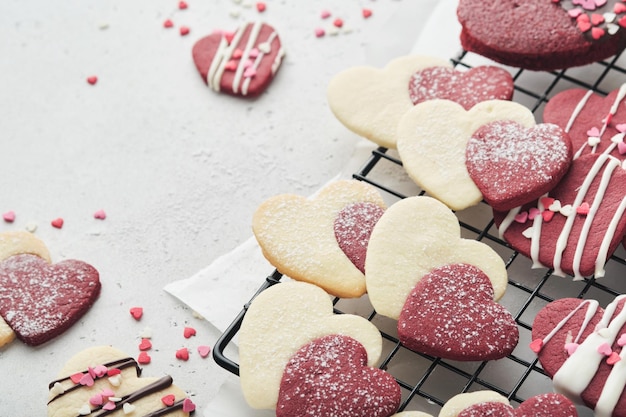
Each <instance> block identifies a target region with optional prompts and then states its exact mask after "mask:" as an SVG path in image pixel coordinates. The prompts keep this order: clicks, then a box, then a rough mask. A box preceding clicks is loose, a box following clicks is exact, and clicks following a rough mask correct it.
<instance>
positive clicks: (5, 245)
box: [0, 231, 50, 347]
mask: <svg viewBox="0 0 626 417" xmlns="http://www.w3.org/2000/svg"><path fill="white" fill-rule="evenodd" d="M22 253H29V254H32V255H37V256H39V257H41V258H43V259H45V260H46V261H47V262H50V252H49V251H48V248H47V247H46V245H45V243H43V241H41V240H40V239H38V238H37V237H35V236H34V235H33V234H32V233H28V232H23V231H9V232H2V233H0V262H1V261H3V260H5V259H7V258H9V257H10V256H13V255H19V254H22ZM14 339H15V332H14V331H13V330H12V329H11V327H9V325H8V324H7V323H6V322H5V321H4V319H2V317H0V347H2V346H4V345H6V344H7V343H10V342H12V341H13V340H14Z"/></svg>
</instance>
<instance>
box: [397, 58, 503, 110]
mask: <svg viewBox="0 0 626 417" xmlns="http://www.w3.org/2000/svg"><path fill="white" fill-rule="evenodd" d="M512 95H513V79H512V77H511V75H510V74H509V73H508V72H507V71H505V70H503V69H501V68H498V67H494V66H479V67H474V68H472V69H470V70H469V71H466V72H461V71H459V70H456V69H453V68H449V67H430V68H426V69H423V70H421V71H418V72H416V73H415V74H413V76H412V77H411V81H410V83H409V97H410V98H411V101H412V102H413V104H418V103H422V102H424V101H427V100H432V99H446V100H452V101H455V102H457V103H458V104H460V105H461V106H463V108H464V109H465V110H469V109H471V108H472V107H473V106H474V105H475V104H477V103H480V102H481V101H486V100H510V99H511V97H512Z"/></svg>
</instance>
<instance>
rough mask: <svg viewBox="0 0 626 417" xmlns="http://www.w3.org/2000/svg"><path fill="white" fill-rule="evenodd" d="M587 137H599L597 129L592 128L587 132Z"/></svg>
mask: <svg viewBox="0 0 626 417" xmlns="http://www.w3.org/2000/svg"><path fill="white" fill-rule="evenodd" d="M587 136H596V137H597V136H600V130H599V129H598V128H597V127H592V128H591V129H589V130H587Z"/></svg>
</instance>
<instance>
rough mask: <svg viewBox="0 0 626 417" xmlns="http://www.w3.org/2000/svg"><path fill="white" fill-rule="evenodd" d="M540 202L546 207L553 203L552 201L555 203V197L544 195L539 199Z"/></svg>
mask: <svg viewBox="0 0 626 417" xmlns="http://www.w3.org/2000/svg"><path fill="white" fill-rule="evenodd" d="M539 203H541V206H542V207H544V208H548V207H550V206H551V205H552V203H554V198H552V197H542V198H540V199H539Z"/></svg>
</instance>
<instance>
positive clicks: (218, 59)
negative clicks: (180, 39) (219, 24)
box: [192, 22, 285, 97]
mask: <svg viewBox="0 0 626 417" xmlns="http://www.w3.org/2000/svg"><path fill="white" fill-rule="evenodd" d="M284 55H285V51H284V49H283V47H282V44H281V41H280V38H279V37H278V34H277V32H276V31H275V30H274V28H273V27H272V26H270V25H268V24H265V23H261V22H256V23H248V24H246V25H245V26H243V27H241V28H239V29H237V30H236V31H235V32H221V31H219V32H214V33H212V34H211V35H209V36H206V37H204V38H202V39H200V40H198V41H197V42H196V44H195V45H194V46H193V50H192V56H193V60H194V62H195V64H196V68H197V69H198V71H199V72H200V75H201V76H202V79H203V80H204V82H205V83H206V84H207V85H208V86H209V87H210V88H211V89H213V90H215V91H218V92H220V91H221V92H224V93H227V94H231V95H235V96H247V97H254V96H258V95H259V94H261V93H262V92H263V91H264V90H265V89H266V88H267V86H268V85H269V83H270V82H271V81H272V79H273V78H274V75H275V74H276V72H277V71H278V68H279V67H280V65H281V62H282V59H283V57H284Z"/></svg>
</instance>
